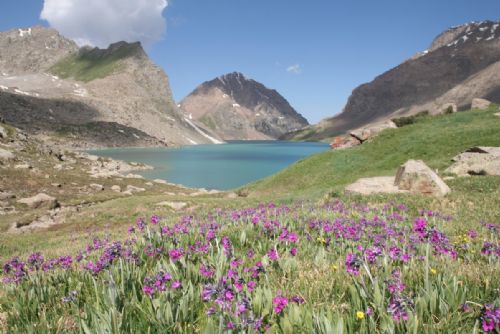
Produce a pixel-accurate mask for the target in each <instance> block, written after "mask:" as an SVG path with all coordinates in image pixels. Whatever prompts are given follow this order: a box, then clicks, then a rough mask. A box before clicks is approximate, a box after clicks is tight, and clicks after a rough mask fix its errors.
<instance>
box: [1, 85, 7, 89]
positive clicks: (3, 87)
mask: <svg viewBox="0 0 500 334" xmlns="http://www.w3.org/2000/svg"><path fill="white" fill-rule="evenodd" d="M0 89H1V90H9V87H5V86H2V85H0Z"/></svg>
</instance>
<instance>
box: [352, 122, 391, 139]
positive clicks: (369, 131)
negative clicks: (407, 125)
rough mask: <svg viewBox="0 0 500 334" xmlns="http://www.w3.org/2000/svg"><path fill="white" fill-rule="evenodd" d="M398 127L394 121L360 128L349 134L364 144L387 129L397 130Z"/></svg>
mask: <svg viewBox="0 0 500 334" xmlns="http://www.w3.org/2000/svg"><path fill="white" fill-rule="evenodd" d="M396 128H397V125H396V124H395V123H394V122H393V121H387V122H383V123H374V124H370V125H368V126H365V127H363V128H359V129H356V130H353V131H351V132H350V133H349V134H350V135H351V136H352V137H354V138H356V139H358V140H359V141H361V142H364V141H366V140H368V139H370V138H373V137H375V136H376V135H378V134H379V133H380V132H382V131H384V130H386V129H396Z"/></svg>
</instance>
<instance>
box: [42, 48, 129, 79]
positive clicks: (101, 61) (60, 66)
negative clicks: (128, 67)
mask: <svg viewBox="0 0 500 334" xmlns="http://www.w3.org/2000/svg"><path fill="white" fill-rule="evenodd" d="M136 51H137V47H136V46H135V45H134V44H127V45H122V46H121V47H119V48H117V49H115V50H112V51H110V52H108V51H107V50H100V49H92V50H82V51H80V52H79V53H78V54H76V55H72V56H69V57H67V58H66V59H63V60H62V61H60V62H59V63H57V64H56V65H54V66H53V67H52V68H51V72H52V73H53V74H55V75H57V76H59V77H61V78H64V79H66V78H73V79H75V80H78V81H84V82H89V81H92V80H95V79H100V78H105V77H107V76H109V75H111V74H113V73H114V72H116V71H119V70H121V69H122V67H123V63H122V62H121V60H123V59H125V58H128V57H130V56H131V55H133V54H134V52H136Z"/></svg>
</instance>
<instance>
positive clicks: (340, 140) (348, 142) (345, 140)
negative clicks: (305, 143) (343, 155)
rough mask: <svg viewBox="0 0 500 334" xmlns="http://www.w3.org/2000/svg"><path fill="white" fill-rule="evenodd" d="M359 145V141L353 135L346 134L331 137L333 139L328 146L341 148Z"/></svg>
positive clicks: (334, 148)
mask: <svg viewBox="0 0 500 334" xmlns="http://www.w3.org/2000/svg"><path fill="white" fill-rule="evenodd" d="M358 145H361V141H360V140H359V139H357V138H355V137H348V136H338V137H335V138H333V141H332V142H331V144H330V147H331V148H332V149H333V150H342V149H346V148H351V147H354V146H358Z"/></svg>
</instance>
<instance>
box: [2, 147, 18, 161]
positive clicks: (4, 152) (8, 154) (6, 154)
mask: <svg viewBox="0 0 500 334" xmlns="http://www.w3.org/2000/svg"><path fill="white" fill-rule="evenodd" d="M14 157H15V156H14V154H13V153H12V152H10V151H7V150H4V149H2V148H0V160H11V159H14Z"/></svg>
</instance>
